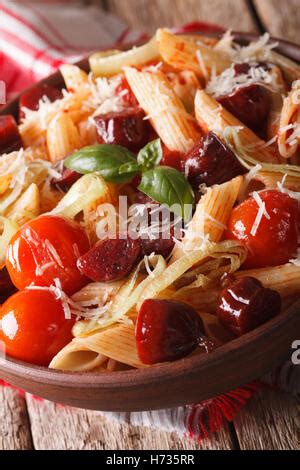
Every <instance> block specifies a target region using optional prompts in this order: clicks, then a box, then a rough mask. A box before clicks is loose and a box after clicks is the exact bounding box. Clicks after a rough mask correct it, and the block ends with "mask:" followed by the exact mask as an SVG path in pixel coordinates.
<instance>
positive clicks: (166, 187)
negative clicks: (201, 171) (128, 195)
mask: <svg viewBox="0 0 300 470" xmlns="http://www.w3.org/2000/svg"><path fill="white" fill-rule="evenodd" d="M138 189H139V190H140V191H142V192H143V193H145V194H147V196H149V197H151V198H152V199H154V200H155V201H157V202H160V203H161V204H164V205H166V206H167V207H168V208H169V209H170V210H171V211H172V212H174V213H175V214H176V215H178V216H179V217H182V218H183V219H184V220H189V219H190V217H191V212H192V206H193V203H194V193H193V190H192V188H191V186H190V185H189V183H188V182H187V180H186V179H185V177H184V175H183V174H182V173H180V172H179V171H178V170H175V168H170V167H168V166H157V167H156V168H153V169H151V170H148V171H146V172H144V173H143V174H142V180H141V183H140V185H139V187H138Z"/></svg>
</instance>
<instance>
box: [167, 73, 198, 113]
mask: <svg viewBox="0 0 300 470" xmlns="http://www.w3.org/2000/svg"><path fill="white" fill-rule="evenodd" d="M166 75H167V77H168V80H169V81H170V82H171V85H172V88H173V90H174V91H175V93H176V95H177V96H178V98H180V100H181V101H182V103H183V104H184V107H185V109H186V110H187V112H189V113H193V112H194V106H195V96H196V93H197V90H198V89H199V88H200V82H199V80H198V78H197V76H196V74H195V73H194V72H191V71H190V70H182V71H181V72H178V73H175V72H169V73H167V74H166Z"/></svg>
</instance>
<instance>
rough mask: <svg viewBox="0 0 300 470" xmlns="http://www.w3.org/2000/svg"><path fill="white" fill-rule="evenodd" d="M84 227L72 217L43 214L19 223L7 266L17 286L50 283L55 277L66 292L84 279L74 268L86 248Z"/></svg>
mask: <svg viewBox="0 0 300 470" xmlns="http://www.w3.org/2000/svg"><path fill="white" fill-rule="evenodd" d="M89 247H90V245H89V240H88V237H87V235H86V233H85V231H84V229H83V228H82V227H81V226H80V225H79V224H77V223H76V222H73V221H71V220H68V219H65V218H63V217H58V216H54V215H42V216H40V217H38V218H36V219H34V220H32V221H30V222H28V223H27V224H25V225H23V226H22V227H21V230H20V231H19V232H18V233H17V234H16V235H15V236H14V237H13V238H12V240H11V242H10V244H9V246H8V250H7V256H6V267H7V269H8V272H9V275H10V277H11V280H12V281H13V283H14V284H15V286H16V287H17V288H18V289H24V288H25V287H27V286H29V285H30V284H32V283H33V284H35V285H38V286H51V285H53V284H54V279H58V280H59V281H60V283H61V286H62V289H63V290H64V291H65V292H66V293H67V294H69V295H70V294H73V293H74V292H76V291H77V290H79V289H81V287H83V286H84V285H85V284H86V282H87V280H86V278H85V277H84V276H82V275H81V274H80V272H79V270H78V269H77V266H76V262H77V259H78V258H79V257H80V256H81V255H83V254H84V253H86V252H87V251H88V250H89Z"/></svg>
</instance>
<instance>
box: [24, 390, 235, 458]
mask: <svg viewBox="0 0 300 470" xmlns="http://www.w3.org/2000/svg"><path fill="white" fill-rule="evenodd" d="M27 406H28V413H29V416H30V421H31V430H32V436H33V443H34V447H35V449H41V450H44V449H59V450H134V449H135V450H139V449H141V450H142V449H146V450H155V449H156V450H164V449H171V450H179V449H182V450H197V449H228V450H229V449H233V448H234V444H233V441H232V439H231V437H230V433H229V432H228V429H227V428H225V429H224V430H222V431H221V432H220V433H218V435H216V436H213V437H212V438H211V439H209V440H206V441H204V442H202V443H201V444H198V443H197V442H195V441H192V440H190V439H188V438H186V437H182V438H181V437H179V436H178V435H177V434H175V433H167V432H159V431H157V430H153V429H150V428H142V427H136V426H129V425H128V424H119V423H117V422H113V421H111V420H108V419H106V418H104V417H103V416H102V415H101V414H100V413H97V412H95V411H85V410H79V409H75V408H68V407H62V406H61V405H56V404H54V403H50V402H47V401H44V402H40V401H37V400H36V399H34V398H33V397H32V396H30V395H27Z"/></svg>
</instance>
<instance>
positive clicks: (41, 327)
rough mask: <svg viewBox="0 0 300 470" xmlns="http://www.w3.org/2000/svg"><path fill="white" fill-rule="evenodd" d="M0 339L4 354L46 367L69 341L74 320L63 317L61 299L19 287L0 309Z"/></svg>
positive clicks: (51, 294)
mask: <svg viewBox="0 0 300 470" xmlns="http://www.w3.org/2000/svg"><path fill="white" fill-rule="evenodd" d="M0 320H1V325H2V328H1V330H0V341H2V342H3V343H4V345H5V353H6V354H7V355H8V356H11V357H14V358H16V359H20V360H22V361H25V362H30V363H32V364H37V365H41V366H48V365H49V363H50V362H51V359H52V358H53V357H54V356H55V355H56V354H57V353H58V352H59V351H60V350H61V349H62V348H63V347H64V346H66V344H68V343H69V342H70V341H71V340H72V333H71V330H72V327H73V325H74V322H75V319H70V320H66V318H65V315H64V309H63V306H62V302H61V300H58V299H56V297H55V295H54V293H53V292H50V291H49V290H44V289H36V290H23V291H20V292H17V293H16V294H14V295H13V296H12V297H10V298H9V299H8V300H7V301H6V302H5V303H4V304H3V305H2V307H1V309H0Z"/></svg>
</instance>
